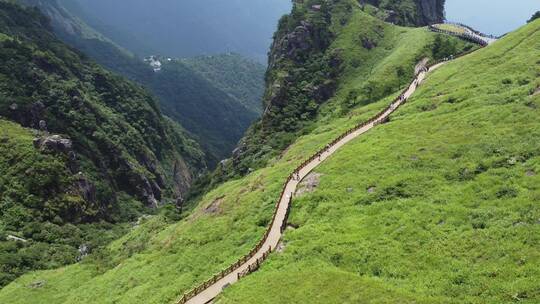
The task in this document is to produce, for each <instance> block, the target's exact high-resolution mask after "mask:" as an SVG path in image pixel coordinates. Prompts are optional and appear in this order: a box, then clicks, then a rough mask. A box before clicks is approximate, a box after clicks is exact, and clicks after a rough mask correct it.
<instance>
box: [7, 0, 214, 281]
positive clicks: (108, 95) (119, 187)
mask: <svg viewBox="0 0 540 304" xmlns="http://www.w3.org/2000/svg"><path fill="white" fill-rule="evenodd" d="M0 60H1V62H2V64H1V65H0V124H1V126H2V128H1V133H0V136H1V139H0V151H1V152H0V168H1V172H2V176H0V259H1V262H0V267H1V272H0V273H1V275H0V285H4V284H6V283H8V282H9V281H10V280H12V279H14V278H16V277H17V276H18V275H20V274H21V273H24V272H26V271H28V270H33V269H43V268H51V267H58V266H61V265H64V264H68V263H73V262H75V261H77V259H78V258H80V257H81V256H82V255H84V254H87V253H88V252H89V251H91V250H93V249H94V248H95V247H96V246H97V245H102V244H105V243H107V242H108V241H110V240H111V239H113V238H117V237H118V236H119V234H120V233H121V232H122V230H125V229H124V228H125V227H124V228H122V227H120V226H113V224H121V223H127V222H132V221H136V220H137V218H138V217H139V216H140V215H141V214H144V213H149V212H152V211H151V209H152V208H155V207H157V206H158V205H160V204H161V203H162V202H169V203H176V202H177V201H181V199H182V197H183V196H184V195H185V192H186V191H187V189H188V188H189V187H190V185H191V183H192V181H193V179H194V178H195V177H196V176H198V175H199V174H201V173H202V172H204V171H205V170H206V164H205V159H204V154H203V153H202V152H201V149H200V147H199V145H198V144H197V143H196V142H195V141H194V140H192V139H191V138H190V137H188V136H187V134H186V132H185V131H184V130H183V129H182V128H181V127H180V126H178V125H177V124H176V123H173V122H172V121H171V120H169V119H167V118H165V117H164V116H162V114H161V112H160V110H159V109H158V106H157V104H156V101H155V99H154V98H152V97H151V96H150V95H149V94H148V93H147V92H146V91H144V90H143V89H141V88H140V87H139V86H137V85H135V84H133V83H131V82H129V81H126V80H124V79H123V78H120V77H118V76H115V75H113V74H112V73H110V72H108V71H106V70H104V69H103V68H101V67H99V66H97V65H96V64H94V63H93V62H92V61H89V60H88V59H86V58H85V57H84V56H83V55H81V54H80V53H78V52H77V51H75V50H73V49H71V48H70V47H68V46H66V45H65V44H63V43H62V42H60V41H59V40H58V39H57V38H55V36H54V34H53V32H52V26H51V25H50V23H49V21H48V19H47V18H46V17H45V16H43V15H42V14H41V13H40V12H39V11H37V10H35V9H23V8H22V7H20V6H18V5H15V4H10V3H7V2H0ZM10 235H11V236H13V237H18V238H21V240H19V241H10V240H9V238H8V240H7V241H6V238H7V237H8V236H10ZM80 246H81V247H80ZM79 249H80V250H79Z"/></svg>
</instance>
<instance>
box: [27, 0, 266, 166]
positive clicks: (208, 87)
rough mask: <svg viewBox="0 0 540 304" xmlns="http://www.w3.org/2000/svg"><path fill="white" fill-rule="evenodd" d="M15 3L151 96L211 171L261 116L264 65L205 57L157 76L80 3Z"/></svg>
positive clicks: (176, 63) (178, 64)
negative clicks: (93, 22)
mask: <svg viewBox="0 0 540 304" xmlns="http://www.w3.org/2000/svg"><path fill="white" fill-rule="evenodd" d="M17 1H18V2H21V3H23V4H25V5H27V6H35V7H38V8H39V9H40V10H41V11H42V12H43V13H45V14H46V15H47V16H48V17H49V18H50V19H51V21H52V25H53V29H54V32H55V34H56V35H57V36H58V37H59V38H60V39H62V40H63V41H64V42H66V43H67V44H69V45H71V46H72V47H74V48H76V49H77V50H79V51H81V52H82V53H84V54H86V55H87V56H88V57H90V58H92V59H93V60H95V61H96V62H97V63H99V64H101V65H102V66H104V67H106V68H108V69H109V70H111V71H113V72H116V73H118V74H120V75H122V76H124V77H127V78H129V79H131V80H133V81H135V82H137V83H139V84H140V85H142V86H144V87H145V88H146V89H148V90H149V91H150V92H151V93H153V94H154V96H156V97H157V98H158V100H159V105H160V107H161V109H162V111H163V113H164V114H165V115H167V116H169V117H171V118H172V119H173V120H175V121H176V122H178V123H179V124H180V125H182V127H184V128H185V129H186V130H187V131H188V132H189V133H190V134H191V135H192V136H193V137H194V138H195V139H196V140H197V141H198V142H199V144H200V145H201V146H202V148H203V150H204V151H205V153H206V155H207V162H208V164H209V165H210V166H211V167H214V166H215V165H216V164H217V163H218V162H219V161H220V160H222V159H224V158H226V157H228V156H229V155H230V153H231V151H232V150H233V149H234V147H235V146H236V144H237V142H238V140H239V139H240V138H241V137H242V135H243V134H244V132H245V130H246V129H247V128H248V127H249V125H250V124H251V123H252V122H253V121H254V120H256V119H257V118H258V116H259V115H260V110H259V109H260V107H261V106H260V104H261V101H260V96H262V94H263V90H264V88H263V86H264V80H263V76H264V68H263V67H262V65H260V64H257V63H254V62H252V61H251V60H249V59H245V58H244V57H240V56H237V55H230V56H229V55H217V56H201V57H196V58H193V59H189V60H183V61H176V60H175V61H174V62H171V63H170V64H168V65H167V66H166V67H164V68H163V70H162V72H161V73H154V71H153V70H152V68H151V67H150V66H149V65H148V64H146V63H145V62H143V60H142V59H141V58H139V57H137V56H135V55H133V54H132V53H131V52H130V51H128V50H126V49H123V48H121V47H119V46H118V44H117V43H116V42H113V41H112V39H110V38H109V37H105V36H104V35H103V34H101V33H99V32H98V31H97V30H96V29H94V28H92V27H90V26H89V25H88V24H86V23H85V22H84V21H82V18H83V17H84V10H82V9H76V7H77V6H76V5H75V4H76V3H74V2H70V1H58V0H51V1H39V0H17ZM69 3H71V4H70V5H69ZM69 9H71V10H72V11H70V10H69ZM76 14H80V15H81V16H78V15H76ZM115 37H116V36H115ZM160 58H161V57H160ZM161 59H162V63H163V64H164V65H165V64H166V63H169V62H168V61H167V57H165V56H163V58H161ZM197 69H200V71H198V70H197ZM233 92H234V93H233Z"/></svg>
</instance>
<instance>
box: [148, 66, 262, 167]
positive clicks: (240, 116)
mask: <svg viewBox="0 0 540 304" xmlns="http://www.w3.org/2000/svg"><path fill="white" fill-rule="evenodd" d="M227 65H228V64H226V65H224V66H222V67H220V69H222V68H225V67H226V66H227ZM201 67H202V66H201ZM222 76H224V77H225V79H227V81H230V82H232V83H235V84H236V85H237V87H241V86H243V85H244V84H243V83H240V82H238V80H241V79H240V78H231V77H232V75H227V74H226V73H222ZM261 76H262V75H259V76H258V77H261ZM206 77H207V75H201V74H200V73H198V72H196V71H195V70H193V69H192V68H191V67H189V66H188V65H187V64H185V63H184V62H182V61H177V60H174V61H171V62H167V61H166V60H165V61H163V66H162V68H161V71H159V72H157V73H153V72H152V75H150V77H148V78H146V79H142V80H140V82H141V83H143V84H145V85H146V86H147V87H149V88H150V89H151V91H152V92H154V94H156V96H158V97H159V99H160V101H161V103H160V105H161V107H162V108H163V112H164V113H166V114H167V115H169V116H170V117H171V118H173V119H174V120H176V121H181V122H182V125H183V126H185V128H186V129H187V130H188V131H190V132H191V133H192V134H193V135H194V136H195V137H196V138H197V140H198V141H199V142H200V143H201V145H202V146H203V147H204V149H205V151H207V152H208V156H209V162H210V163H211V164H212V165H215V164H217V163H218V162H219V161H220V160H222V159H224V158H226V157H228V156H230V153H231V151H232V150H233V149H234V147H235V145H236V143H237V142H238V140H239V139H240V138H241V137H242V135H243V134H244V132H245V130H246V129H247V128H248V127H249V125H250V124H251V123H252V122H253V121H254V120H256V119H257V117H258V113H257V112H255V111H253V110H252V109H250V108H248V107H247V106H245V105H244V103H245V101H243V100H240V99H239V98H237V97H235V96H233V95H231V94H228V93H227V92H225V91H224V90H221V89H220V88H217V87H216V86H215V84H214V83H213V82H212V80H211V79H207V78H206ZM208 77H209V76H208ZM224 81H225V80H224ZM224 81H223V82H221V83H222V84H223V86H226V85H225V82H224ZM261 83H262V82H261ZM245 84H246V85H247V84H249V83H245ZM228 90H235V89H234V88H231V87H228ZM251 102H253V101H251Z"/></svg>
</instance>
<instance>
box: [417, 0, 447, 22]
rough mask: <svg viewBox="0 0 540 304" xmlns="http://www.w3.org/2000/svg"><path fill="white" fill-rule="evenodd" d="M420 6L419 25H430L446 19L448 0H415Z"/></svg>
mask: <svg viewBox="0 0 540 304" xmlns="http://www.w3.org/2000/svg"><path fill="white" fill-rule="evenodd" d="M415 1H416V5H417V7H418V17H419V18H418V20H417V25H428V24H433V23H440V22H442V21H444V3H445V1H446V0H415Z"/></svg>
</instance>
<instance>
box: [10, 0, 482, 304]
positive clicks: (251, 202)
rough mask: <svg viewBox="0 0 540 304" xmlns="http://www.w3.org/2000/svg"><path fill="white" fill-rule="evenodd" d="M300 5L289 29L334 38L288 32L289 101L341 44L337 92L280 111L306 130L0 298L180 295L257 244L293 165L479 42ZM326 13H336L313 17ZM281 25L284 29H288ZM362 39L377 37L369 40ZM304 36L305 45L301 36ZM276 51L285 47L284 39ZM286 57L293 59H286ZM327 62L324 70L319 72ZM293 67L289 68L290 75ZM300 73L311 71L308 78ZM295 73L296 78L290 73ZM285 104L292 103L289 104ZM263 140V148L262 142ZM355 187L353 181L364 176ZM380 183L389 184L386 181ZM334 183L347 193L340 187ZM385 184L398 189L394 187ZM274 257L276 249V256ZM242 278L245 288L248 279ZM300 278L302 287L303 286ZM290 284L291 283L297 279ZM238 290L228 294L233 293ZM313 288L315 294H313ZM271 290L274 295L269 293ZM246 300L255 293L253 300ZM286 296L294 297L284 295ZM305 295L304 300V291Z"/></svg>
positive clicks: (352, 5)
mask: <svg viewBox="0 0 540 304" xmlns="http://www.w3.org/2000/svg"><path fill="white" fill-rule="evenodd" d="M306 5H308V4H306ZM298 9H300V8H296V9H295V12H301V13H302V14H297V13H295V14H293V15H295V16H296V17H295V18H297V19H289V18H292V17H286V18H285V19H284V21H282V25H281V26H282V28H281V29H282V30H283V31H288V28H287V27H285V25H286V24H287V20H291V25H290V26H291V27H293V26H294V27H295V28H297V27H298V25H296V24H295V22H298V23H299V24H301V25H302V24H306V22H307V21H305V20H304V22H301V21H302V20H301V19H303V18H305V19H307V20H308V21H309V22H311V23H312V24H319V26H320V27H317V28H313V29H312V30H313V31H315V32H317V33H320V34H321V36H319V35H318V34H317V35H315V36H314V37H317V39H316V40H311V39H309V40H308V39H307V38H305V39H306V40H298V41H307V43H309V45H311V43H313V44H315V43H316V41H319V40H318V37H322V36H324V37H326V36H325V35H326V34H328V36H329V37H331V39H329V40H324V41H326V44H328V45H326V47H325V51H324V53H321V51H320V50H318V49H317V50H316V51H315V50H314V48H312V47H306V48H305V49H299V48H298V47H295V48H293V49H292V50H294V52H292V53H291V55H290V56H293V55H294V57H286V56H289V55H288V53H287V52H286V50H287V48H286V47H285V46H287V45H288V44H286V43H285V42H282V43H283V46H284V48H283V51H280V54H281V52H283V55H282V56H283V58H284V59H281V60H282V61H279V60H277V59H276V60H274V61H273V62H274V64H273V66H274V67H276V66H278V63H279V64H280V65H279V66H280V67H282V68H281V70H277V69H273V70H271V71H270V72H269V76H268V79H274V77H278V76H280V75H281V77H283V78H282V79H283V83H284V84H286V85H287V86H289V87H290V89H288V90H291V92H292V90H293V89H295V90H296V92H297V93H298V94H299V95H298V96H299V97H298V98H299V99H294V98H292V97H294V96H295V95H294V94H292V93H287V94H289V96H290V97H291V99H290V100H291V101H292V103H291V104H292V105H294V106H295V107H296V106H298V107H301V106H302V105H301V103H302V101H306V102H309V101H310V99H311V98H310V97H306V96H311V95H302V94H304V93H303V92H304V91H303V88H308V89H309V88H311V86H310V83H309V82H308V81H320V82H322V80H320V79H322V78H326V75H328V74H324V73H326V72H325V71H327V70H325V65H323V63H321V61H319V60H322V59H321V57H322V58H324V56H325V55H326V54H328V55H330V54H339V56H338V57H337V58H338V59H339V60H338V61H337V62H339V64H338V65H334V68H335V70H332V71H331V72H332V73H334V74H332V75H333V78H329V79H332V80H333V81H334V83H335V84H333V88H334V89H333V94H332V96H331V97H329V99H327V100H326V101H325V102H321V103H317V107H316V111H315V113H310V115H309V116H306V117H302V116H301V115H298V112H297V111H296V112H295V111H291V114H293V115H294V116H291V117H290V118H288V117H285V119H283V120H281V123H282V124H283V125H286V124H289V123H294V119H296V117H300V118H301V119H302V122H301V123H302V124H306V125H307V127H302V131H301V133H294V134H295V137H296V136H298V138H296V139H294V138H293V139H290V141H291V142H293V143H292V144H291V145H289V146H288V148H287V149H286V150H284V151H283V152H281V153H276V154H274V155H275V157H273V158H272V159H271V161H269V162H268V164H267V165H266V166H265V167H264V168H261V169H255V168H253V169H254V170H253V171H252V172H251V173H249V174H247V175H246V176H244V177H242V178H238V179H235V180H229V181H228V182H225V183H222V184H219V185H216V187H215V188H214V189H213V190H212V191H210V192H208V193H205V194H204V195H203V196H202V198H201V199H200V200H199V201H197V204H196V206H195V209H194V210H193V211H191V213H190V214H188V215H186V218H184V219H182V220H180V221H178V222H177V223H174V224H172V225H171V224H169V223H168V222H167V220H166V219H165V218H164V217H162V216H156V217H154V218H152V219H150V220H149V221H147V222H146V223H142V224H141V225H140V226H139V227H137V228H136V229H133V230H132V231H131V232H130V233H128V234H127V235H125V236H124V237H122V238H120V239H118V240H116V241H115V242H113V243H111V244H110V245H109V246H107V248H106V249H104V250H103V251H101V252H100V254H99V255H96V254H93V255H90V256H89V257H88V258H86V259H84V260H83V261H82V262H81V263H77V264H75V265H71V266H68V267H63V268H59V269H56V270H48V271H40V272H33V273H31V274H28V275H25V276H23V277H21V278H20V279H18V280H16V281H15V282H13V283H12V284H10V285H9V286H7V287H5V288H4V289H2V290H1V291H0V302H9V303H24V301H25V299H27V298H28V297H29V295H32V299H33V300H34V302H36V303H75V302H76V303H130V304H132V303H173V302H174V301H175V300H177V299H178V298H179V297H180V296H181V295H182V294H183V293H185V292H187V291H189V290H190V289H191V288H192V287H194V286H197V285H198V284H200V283H201V282H204V281H205V280H207V279H208V278H210V277H211V276H212V275H214V274H215V273H218V272H220V271H222V270H223V269H224V268H226V267H229V266H230V265H231V264H232V263H233V262H235V261H237V260H238V258H239V257H242V256H244V255H245V254H246V253H247V252H249V250H251V249H252V248H253V246H254V245H255V244H256V243H257V242H258V241H259V239H260V238H261V237H262V235H263V233H264V231H265V230H266V227H267V225H268V223H269V222H270V221H271V218H272V213H273V211H274V206H275V201H276V199H277V198H278V197H279V194H280V191H281V188H282V185H283V182H284V181H285V180H286V178H287V176H288V175H289V174H290V173H291V170H292V168H294V167H296V166H298V165H299V164H300V163H301V162H303V161H304V160H305V159H306V157H307V156H309V155H311V154H312V153H314V152H315V151H317V150H319V149H320V148H322V147H324V146H325V145H326V144H327V143H328V142H330V141H331V140H332V139H334V138H335V137H337V136H338V135H339V134H341V133H342V132H344V131H345V130H347V129H349V128H350V127H352V126H353V125H356V124H357V123H358V122H360V121H365V120H366V119H368V118H369V117H371V116H372V115H373V114H374V113H376V112H379V111H380V110H381V109H382V108H384V107H386V106H387V104H388V103H389V100H390V99H393V98H395V97H396V96H397V95H398V94H399V92H400V91H401V90H402V89H403V87H404V86H405V85H406V84H407V83H409V82H410V81H411V79H412V78H413V74H414V70H415V65H416V64H417V63H418V62H419V61H421V60H423V59H425V58H442V57H445V56H449V55H450V54H457V53H459V52H461V51H462V50H469V49H471V48H472V47H473V46H472V45H470V44H467V43H465V42H463V41H460V40H458V39H456V38H452V37H443V36H440V35H439V34H435V33H431V32H429V31H427V30H426V29H425V28H409V27H400V26H395V25H391V24H388V23H385V22H383V21H382V20H381V19H379V18H376V17H373V16H372V15H371V14H369V13H368V12H366V11H363V10H362V9H361V8H360V6H358V5H357V4H356V2H355V1H352V0H351V1H350V0H340V1H335V2H333V4H332V7H331V8H329V9H330V10H329V11H326V8H325V10H321V11H311V10H304V9H300V10H299V11H297V10H298ZM325 12H326V13H325ZM326 14H328V15H329V17H330V19H331V22H325V23H316V22H315V21H318V20H321V19H320V18H322V16H325V15H326ZM317 16H319V17H317ZM332 20H337V21H335V22H333V21H332ZM299 31H300V30H299ZM315 32H313V33H315ZM284 33H285V32H282V33H281V34H280V33H278V35H277V36H279V35H286V34H284ZM325 33H326V34H325ZM290 37H291V36H289V38H290ZM364 40H366V41H370V42H371V43H372V44H367V43H366V44H364V43H362V41H364ZM283 41H284V40H283ZM291 41H292V40H291ZM276 43H277V42H276ZM317 43H318V42H317ZM295 45H296V44H295ZM300 45H304V44H303V42H302V44H300ZM368 45H369V46H368ZM273 54H274V55H275V54H278V51H277V46H275V48H274V52H273ZM310 57H313V59H310ZM297 58H298V59H297ZM293 60H298V61H293ZM300 60H302V61H300ZM287 62H288V64H289V65H288V66H285V64H286V63H287ZM322 62H325V61H322ZM281 64H283V65H281ZM317 64H318V65H317ZM320 66H322V68H321V70H322V71H323V74H318V71H319V67H320ZM285 67H287V69H285ZM398 71H399V72H398ZM287 73H291V74H290V76H287ZM328 73H330V72H328ZM297 75H299V76H297ZM300 76H302V77H308V76H309V77H313V78H306V79H307V80H305V81H304V80H302V78H300ZM298 80H300V83H299V84H294V83H293V81H298ZM314 83H315V82H314ZM323 83H324V82H323ZM315 84H319V83H315ZM366 87H373V90H371V91H369V92H370V93H369V94H370V95H367V96H366V95H364V94H366V93H364V92H366V91H365V88H366ZM305 94H312V92H311V91H308V93H305ZM282 100H283V101H285V100H289V99H285V98H284V99H282ZM267 104H268V103H267ZM310 104H311V103H310ZM288 109H292V110H294V108H293V107H292V106H291V107H290V108H288ZM301 109H303V108H301ZM426 111H427V110H426ZM284 112H287V111H284ZM270 113H271V112H270ZM296 115H298V116H296ZM266 117H267V119H268V118H269V117H271V116H269V115H268V116H266ZM277 122H278V119H277V116H276V117H275V123H276V124H277ZM308 122H309V124H308ZM390 124H392V122H391V123H390ZM276 128H279V127H276ZM283 134H284V133H279V132H276V133H275V134H274V135H275V136H276V138H280V137H281V136H283ZM291 134H292V133H291ZM261 149H266V148H265V147H264V146H263V147H262V148H261ZM266 153H268V150H267V151H266ZM347 161H348V162H351V163H350V165H351V166H352V165H353V163H354V162H355V161H356V157H355V156H351V157H350V158H349V159H348V160H347ZM344 164H345V163H344ZM366 165H369V163H367V164H366ZM342 170H343V171H345V169H342ZM356 173H357V172H356ZM351 187H352V188H353V190H354V189H356V188H357V187H360V186H356V185H353V186H351ZM379 187H380V189H385V188H384V186H383V185H381V186H379ZM358 189H360V188H358ZM332 191H335V192H339V193H341V192H343V191H345V193H348V192H347V190H346V189H341V188H339V189H334V190H332ZM359 191H360V190H359ZM388 192H389V193H393V192H392V190H391V189H390V190H388ZM322 199H323V198H315V199H313V200H312V202H313V204H314V206H312V207H309V206H308V207H309V208H316V207H317V201H319V200H322ZM294 208H296V205H295V207H293V209H294ZM331 212H332V208H331V206H326V207H325V210H321V211H319V212H318V213H316V214H310V215H312V216H315V217H320V216H324V215H327V214H331ZM332 220H334V219H332ZM327 225H330V224H327ZM324 227H327V226H324ZM328 229H331V228H328ZM323 232H324V231H323ZM285 250H287V248H285ZM285 252H288V251H285ZM336 254H337V253H336ZM343 254H344V255H345V254H346V252H344V253H343ZM277 258H278V257H277V256H276V257H271V258H270V261H271V262H272V261H273V259H277ZM297 258H298V259H301V257H297ZM271 267H274V266H271ZM261 274H262V273H261ZM257 275H258V274H257V273H255V274H254V276H257ZM341 282H342V281H341ZM343 285H344V286H346V285H345V284H343ZM242 286H244V287H242V289H245V288H246V287H245V285H242ZM253 287H254V288H255V287H258V286H253ZM301 287H302V288H303V289H304V290H305V286H301ZM356 287H357V285H355V288H356ZM233 288H235V287H233ZM284 288H285V287H284ZM286 288H291V289H294V286H288V287H286ZM234 290H236V289H231V292H232V291H234ZM270 291H271V290H269V291H268V292H270ZM291 292H292V291H291ZM234 294H236V293H234ZM234 294H233V293H231V294H228V295H227V298H228V297H232V296H234ZM306 295H307V296H308V298H309V300H313V301H314V302H316V298H315V297H311V295H310V294H306ZM238 298H240V297H238ZM257 299H258V300H259V299H260V298H257ZM241 300H244V299H243V298H242V299H241ZM271 300H272V299H271V298H268V301H267V302H272V301H271ZM245 302H247V303H249V300H245ZM263 302H264V301H263ZM278 302H279V301H278ZM281 302H283V303H287V301H286V300H282V301H281ZM301 302H303V303H305V298H304V299H303V300H302V301H301ZM335 302H339V301H335Z"/></svg>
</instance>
